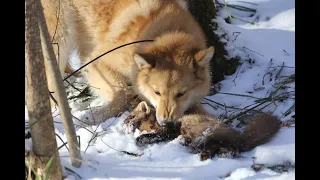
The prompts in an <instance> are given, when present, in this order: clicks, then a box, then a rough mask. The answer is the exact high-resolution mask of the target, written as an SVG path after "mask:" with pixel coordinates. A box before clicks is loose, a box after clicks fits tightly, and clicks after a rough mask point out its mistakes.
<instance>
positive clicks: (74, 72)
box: [63, 40, 154, 81]
mask: <svg viewBox="0 0 320 180" xmlns="http://www.w3.org/2000/svg"><path fill="white" fill-rule="evenodd" d="M153 41H154V40H141V41H134V42H131V43H127V44H123V45H121V46H118V47H116V48H113V49H111V50H109V51H107V52H105V53H103V54H101V55H100V56H98V57H96V58H94V59H93V60H91V61H89V62H88V63H86V64H85V65H83V66H81V67H80V68H79V69H77V70H75V71H73V72H72V73H71V74H69V75H68V76H67V77H65V78H64V79H63V81H65V80H67V79H68V78H70V77H71V76H73V75H74V74H76V73H77V72H78V71H80V70H81V69H83V68H84V67H86V66H87V65H89V64H90V63H92V62H94V61H96V60H98V59H99V58H101V57H102V56H104V55H106V54H108V53H110V52H112V51H115V50H117V49H119V48H122V47H124V46H128V45H131V44H136V43H141V42H153Z"/></svg>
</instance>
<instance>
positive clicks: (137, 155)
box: [101, 138, 143, 157]
mask: <svg viewBox="0 0 320 180" xmlns="http://www.w3.org/2000/svg"><path fill="white" fill-rule="evenodd" d="M101 141H102V142H103V143H104V144H105V145H106V146H108V147H109V148H110V149H113V150H115V151H118V152H122V153H125V154H128V155H130V156H135V157H141V156H142V155H143V154H136V153H132V152H128V151H119V150H117V149H115V148H113V147H111V146H109V145H108V144H107V143H105V142H104V141H103V140H102V138H101Z"/></svg>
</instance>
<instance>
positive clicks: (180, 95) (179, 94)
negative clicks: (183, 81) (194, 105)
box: [177, 92, 186, 98]
mask: <svg viewBox="0 0 320 180" xmlns="http://www.w3.org/2000/svg"><path fill="white" fill-rule="evenodd" d="M185 93H186V92H179V93H178V94H177V97H178V98H179V97H182V96H183V95H184V94H185Z"/></svg>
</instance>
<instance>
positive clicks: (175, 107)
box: [134, 36, 214, 125]
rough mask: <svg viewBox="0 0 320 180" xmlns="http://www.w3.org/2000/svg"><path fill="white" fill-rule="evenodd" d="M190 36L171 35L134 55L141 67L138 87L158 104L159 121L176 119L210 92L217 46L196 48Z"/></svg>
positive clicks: (152, 101) (146, 97) (155, 105)
mask: <svg viewBox="0 0 320 180" xmlns="http://www.w3.org/2000/svg"><path fill="white" fill-rule="evenodd" d="M185 39H187V40H185ZM189 39H190V38H189V37H181V38H180V39H175V40H172V39H169V36H168V38H167V39H166V38H162V39H161V41H160V42H159V41H155V43H152V44H150V45H148V46H147V47H145V48H144V49H143V51H141V52H138V53H136V54H135V55H134V60H135V62H136V63H137V66H138V68H139V73H138V78H137V81H136V83H135V85H136V89H137V90H138V92H139V93H140V95H141V96H142V97H144V98H145V99H146V100H148V101H149V103H150V104H152V105H153V106H154V107H155V108H156V117H157V120H158V122H159V124H160V125H163V124H165V123H166V122H168V121H174V120H177V119H178V118H179V117H181V116H182V115H183V113H184V112H185V111H186V110H187V109H188V108H189V107H190V106H192V105H194V104H195V103H198V102H199V101H200V100H201V99H202V98H203V97H204V96H206V95H207V94H208V93H209V88H210V72H209V62H210V60H211V58H212V56H213V55H214V48H213V47H209V48H202V49H199V48H194V47H192V45H191V44H190V43H189V44H188V41H189Z"/></svg>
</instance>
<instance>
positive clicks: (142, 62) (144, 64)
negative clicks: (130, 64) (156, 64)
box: [133, 54, 153, 70]
mask: <svg viewBox="0 0 320 180" xmlns="http://www.w3.org/2000/svg"><path fill="white" fill-rule="evenodd" d="M133 59H134V61H135V62H136V63H137V65H138V68H139V69H140V70H142V69H145V68H152V67H153V64H152V63H151V61H150V60H147V59H146V58H144V55H142V54H134V56H133Z"/></svg>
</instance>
